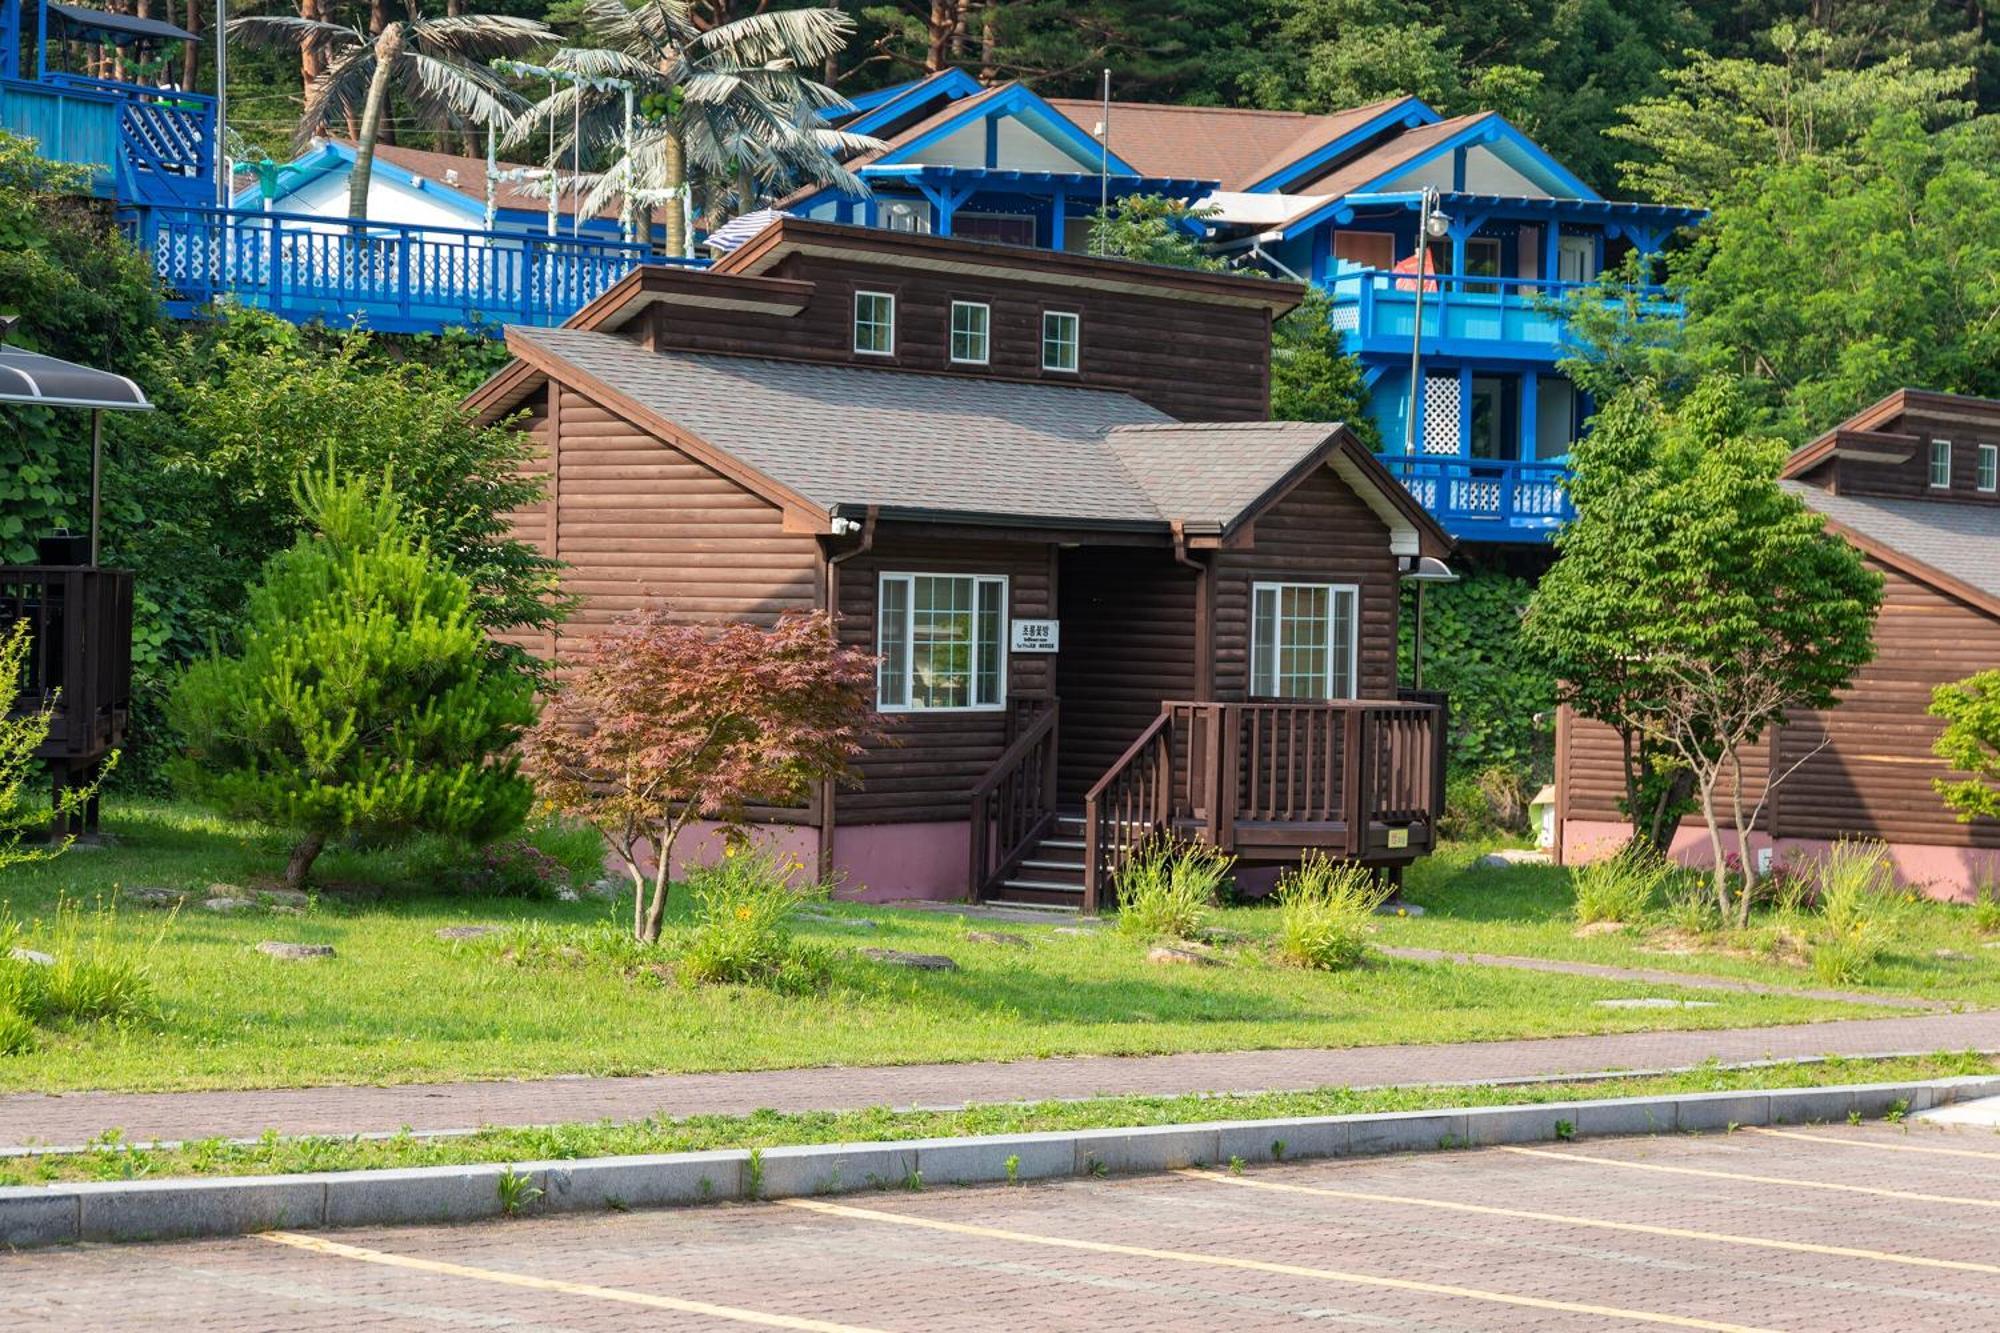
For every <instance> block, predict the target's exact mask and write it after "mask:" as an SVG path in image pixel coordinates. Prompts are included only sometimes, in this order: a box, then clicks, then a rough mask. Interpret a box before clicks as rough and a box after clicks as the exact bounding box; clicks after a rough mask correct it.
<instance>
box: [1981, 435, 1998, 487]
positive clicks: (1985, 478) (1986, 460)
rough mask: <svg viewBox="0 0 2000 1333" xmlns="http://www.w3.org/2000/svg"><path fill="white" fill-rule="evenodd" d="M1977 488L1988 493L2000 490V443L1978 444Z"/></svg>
mask: <svg viewBox="0 0 2000 1333" xmlns="http://www.w3.org/2000/svg"><path fill="white" fill-rule="evenodd" d="M1979 489H1980V490H1982V491H1986V492H1988V493H1991V492H1993V491H1996V490H2000V444H1982V445H1980V446H1979Z"/></svg>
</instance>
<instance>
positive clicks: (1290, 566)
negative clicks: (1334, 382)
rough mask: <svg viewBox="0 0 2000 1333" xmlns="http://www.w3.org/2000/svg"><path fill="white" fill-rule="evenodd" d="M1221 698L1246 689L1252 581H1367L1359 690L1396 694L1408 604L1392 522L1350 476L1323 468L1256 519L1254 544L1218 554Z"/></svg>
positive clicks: (1217, 682) (1217, 685)
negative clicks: (1403, 602) (1403, 601)
mask: <svg viewBox="0 0 2000 1333" xmlns="http://www.w3.org/2000/svg"><path fill="white" fill-rule="evenodd" d="M1213 559H1214V566H1213V574H1212V576H1211V577H1212V578H1213V580H1214V585H1213V586H1214V592H1213V598H1214V605H1213V611H1212V614H1213V617H1214V639H1213V642H1214V665H1213V676H1212V679H1213V682H1214V698H1216V699H1217V700H1223V701H1228V700H1240V699H1243V698H1245V697H1246V696H1247V693H1248V690H1249V675H1250V587H1251V585H1252V584H1253V583H1265V582H1298V583H1351V584H1355V585H1357V586H1358V587H1359V588H1360V597H1359V604H1360V624H1359V626H1358V631H1359V634H1360V647H1359V652H1358V654H1357V657H1358V665H1359V670H1358V671H1357V672H1356V683H1357V694H1358V697H1359V698H1363V699H1394V698H1395V697H1396V622H1397V616H1398V615H1399V614H1400V610H1401V606H1400V603H1399V601H1398V597H1399V593H1400V585H1399V583H1398V580H1397V570H1396V557H1395V556H1394V555H1393V554H1391V552H1390V536H1389V529H1388V526H1387V525H1386V524H1384V523H1383V522H1382V520H1381V519H1379V518H1377V517H1376V516H1375V513H1374V511H1373V510H1371V509H1369V508H1368V506H1367V505H1366V504H1365V503H1363V502H1362V500H1361V497H1359V496H1358V495H1356V494H1355V493H1354V491H1353V489H1352V488H1350V487H1349V486H1348V485H1347V483H1346V482H1344V481H1342V480H1341V479H1340V478H1339V477H1338V476H1336V475H1335V474H1334V472H1333V471H1332V469H1330V468H1323V469H1321V470H1320V471H1318V472H1316V473H1314V474H1313V475H1312V476H1310V477H1308V478H1307V479H1306V480H1304V481H1302V482H1300V483H1299V485H1298V486H1297V487H1295V488H1294V489H1293V490H1292V492H1291V493H1290V494H1289V495H1286V496H1285V497H1284V498H1283V499H1281V500H1279V501H1277V503H1275V504H1273V505H1272V506H1271V507H1270V508H1269V509H1268V510H1266V511H1265V512H1264V513H1263V514H1261V515H1259V516H1258V518H1257V520H1256V530H1255V532H1254V534H1253V546H1252V548H1251V549H1249V550H1226V551H1221V552H1218V553H1217V554H1216V555H1215V556H1214V557H1213Z"/></svg>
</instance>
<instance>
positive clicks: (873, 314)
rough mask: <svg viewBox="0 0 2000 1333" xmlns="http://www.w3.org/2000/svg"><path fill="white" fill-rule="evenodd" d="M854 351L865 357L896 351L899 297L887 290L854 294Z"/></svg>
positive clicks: (891, 353)
mask: <svg viewBox="0 0 2000 1333" xmlns="http://www.w3.org/2000/svg"><path fill="white" fill-rule="evenodd" d="M854 350H855V351H857V352H859V353H860V354H862V355H863V356H894V355H895V354H896V298H895V297H893V296H891V295H890V294H889V293H887V292H856V293H855V294H854Z"/></svg>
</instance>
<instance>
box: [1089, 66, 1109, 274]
mask: <svg viewBox="0 0 2000 1333" xmlns="http://www.w3.org/2000/svg"><path fill="white" fill-rule="evenodd" d="M1097 130H1098V134H1097V226H1096V227H1094V228H1092V232H1093V235H1092V237H1091V240H1092V241H1093V242H1094V244H1093V246H1092V249H1093V251H1094V252H1095V253H1096V254H1097V255H1098V256H1099V257H1100V258H1102V257H1103V255H1104V215H1105V214H1106V213H1108V212H1109V211H1110V210H1111V71H1110V70H1108V69H1107V70H1105V71H1104V111H1103V115H1102V116H1101V117H1099V119H1098V122H1097Z"/></svg>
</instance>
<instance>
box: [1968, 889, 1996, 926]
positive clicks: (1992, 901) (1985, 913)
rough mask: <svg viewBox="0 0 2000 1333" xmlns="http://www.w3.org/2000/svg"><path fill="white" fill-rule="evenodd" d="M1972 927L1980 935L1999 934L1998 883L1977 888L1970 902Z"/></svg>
mask: <svg viewBox="0 0 2000 1333" xmlns="http://www.w3.org/2000/svg"><path fill="white" fill-rule="evenodd" d="M1972 928H1973V929H1974V930H1976V931H1978V932H1979V933H1980V934H1982V935H2000V884H1986V885H1983V886H1981V888H1980V889H1979V892H1978V894H1977V896H1976V897H1975V898H1974V899H1973V903H1972Z"/></svg>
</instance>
